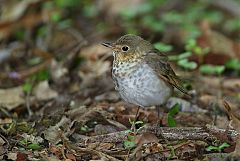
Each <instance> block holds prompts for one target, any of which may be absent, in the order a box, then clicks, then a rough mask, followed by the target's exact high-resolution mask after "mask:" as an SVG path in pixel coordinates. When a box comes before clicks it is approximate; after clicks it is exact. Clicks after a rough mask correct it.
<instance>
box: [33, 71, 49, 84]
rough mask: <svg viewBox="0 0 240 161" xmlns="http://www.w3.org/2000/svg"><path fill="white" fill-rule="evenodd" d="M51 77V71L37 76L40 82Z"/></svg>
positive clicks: (42, 72) (41, 72) (39, 73)
mask: <svg viewBox="0 0 240 161" xmlns="http://www.w3.org/2000/svg"><path fill="white" fill-rule="evenodd" d="M49 77H50V74H49V71H48V70H46V69H44V70H41V71H39V72H38V73H37V74H36V79H37V80H38V81H43V80H48V79H49Z"/></svg>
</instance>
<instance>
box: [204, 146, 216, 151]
mask: <svg viewBox="0 0 240 161" xmlns="http://www.w3.org/2000/svg"><path fill="white" fill-rule="evenodd" d="M218 149H219V148H218V147H216V146H212V145H210V146H208V147H207V148H206V150H207V151H218Z"/></svg>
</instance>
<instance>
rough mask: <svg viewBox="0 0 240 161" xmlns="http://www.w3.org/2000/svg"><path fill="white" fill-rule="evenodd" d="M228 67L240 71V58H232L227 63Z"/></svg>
mask: <svg viewBox="0 0 240 161" xmlns="http://www.w3.org/2000/svg"><path fill="white" fill-rule="evenodd" d="M225 66H226V68H229V69H233V70H236V71H240V60H238V59H231V60H229V61H227V62H226V63H225Z"/></svg>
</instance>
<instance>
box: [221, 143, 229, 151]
mask: <svg viewBox="0 0 240 161" xmlns="http://www.w3.org/2000/svg"><path fill="white" fill-rule="evenodd" d="M228 147H230V145H229V144H228V143H223V144H222V145H220V146H219V150H223V149H225V148H228Z"/></svg>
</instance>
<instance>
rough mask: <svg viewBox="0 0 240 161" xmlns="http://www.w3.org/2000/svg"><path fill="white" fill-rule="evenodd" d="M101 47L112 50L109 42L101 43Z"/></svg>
mask: <svg viewBox="0 0 240 161" xmlns="http://www.w3.org/2000/svg"><path fill="white" fill-rule="evenodd" d="M102 45H103V46H106V47H108V48H112V43H110V42H104V43H102Z"/></svg>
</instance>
